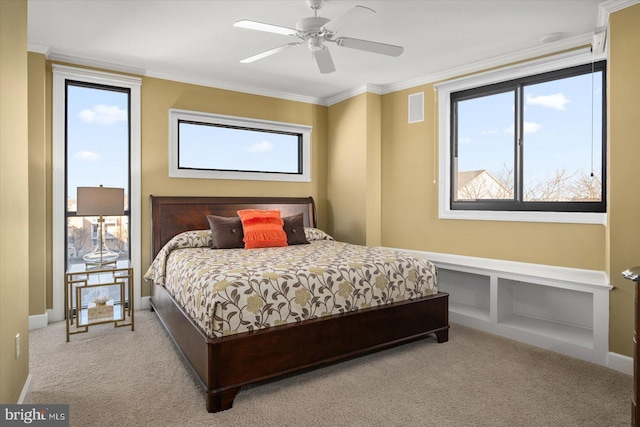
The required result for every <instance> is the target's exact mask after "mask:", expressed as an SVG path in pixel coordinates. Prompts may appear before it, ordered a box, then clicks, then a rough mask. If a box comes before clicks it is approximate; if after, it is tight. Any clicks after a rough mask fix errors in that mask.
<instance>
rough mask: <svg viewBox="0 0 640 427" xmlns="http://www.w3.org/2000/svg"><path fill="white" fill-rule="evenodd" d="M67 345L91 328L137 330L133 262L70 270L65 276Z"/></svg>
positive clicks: (73, 267) (79, 266)
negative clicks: (127, 328)
mask: <svg viewBox="0 0 640 427" xmlns="http://www.w3.org/2000/svg"><path fill="white" fill-rule="evenodd" d="M64 301H65V317H66V322H67V342H69V337H70V336H71V335H75V334H81V333H85V332H88V331H89V327H90V326H94V325H101V324H105V323H113V325H114V327H116V328H119V327H123V326H131V330H132V331H133V330H134V319H133V316H134V311H133V268H132V267H131V263H130V261H129V260H123V261H118V262H117V263H115V264H111V265H108V266H103V267H99V268H94V267H88V266H87V265H86V264H73V265H71V266H69V268H68V269H67V272H66V273H65V276H64Z"/></svg>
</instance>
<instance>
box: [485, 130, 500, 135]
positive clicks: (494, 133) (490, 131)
mask: <svg viewBox="0 0 640 427" xmlns="http://www.w3.org/2000/svg"><path fill="white" fill-rule="evenodd" d="M498 133H500V131H499V130H498V129H491V130H483V131H482V134H483V135H497V134H498Z"/></svg>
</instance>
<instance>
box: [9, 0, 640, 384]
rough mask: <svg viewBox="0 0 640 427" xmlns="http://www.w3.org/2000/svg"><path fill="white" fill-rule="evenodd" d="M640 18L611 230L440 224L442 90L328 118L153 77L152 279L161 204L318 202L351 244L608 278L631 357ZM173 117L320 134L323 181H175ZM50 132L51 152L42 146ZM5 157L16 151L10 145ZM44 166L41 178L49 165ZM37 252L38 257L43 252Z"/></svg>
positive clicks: (148, 181)
mask: <svg viewBox="0 0 640 427" xmlns="http://www.w3.org/2000/svg"><path fill="white" fill-rule="evenodd" d="M0 3H2V2H0ZM4 7H7V6H4ZM639 9H640V6H638V5H636V6H633V7H630V8H627V9H624V10H621V11H619V12H616V13H614V14H612V15H611V22H610V46H611V59H610V61H609V94H608V95H609V96H608V99H609V104H610V108H609V117H610V123H609V134H610V137H609V141H608V143H609V145H608V146H609V151H610V155H609V175H610V176H609V226H608V227H605V226H602V225H580V224H551V223H540V224H536V223H519V222H493V221H460V220H440V219H438V193H437V191H438V188H437V185H436V184H435V183H434V182H433V181H434V177H437V169H436V162H435V160H437V158H438V153H437V147H436V141H437V138H436V134H435V132H434V130H436V129H435V127H434V125H435V124H436V123H437V120H436V112H435V102H434V91H433V85H431V84H427V85H423V86H419V87H415V88H411V89H409V90H402V91H398V92H395V93H390V94H387V95H383V96H380V95H375V94H370V93H365V94H361V95H358V96H355V97H353V98H351V99H348V100H345V101H342V102H340V103H338V104H335V105H332V106H331V107H328V108H327V107H322V106H317V105H311V104H305V103H300V102H294V101H286V100H281V99H275V98H269V97H262V96H256V95H249V94H243V93H238V92H232V91H226V90H220V89H214V88H207V87H202V86H196V85H190V84H185V83H179V82H172V81H168V80H162V79H156V78H150V77H143V78H142V200H141V204H142V221H143V222H142V231H141V233H142V236H141V237H142V239H141V241H142V251H143V252H142V267H143V270H145V269H146V268H147V266H148V265H149V263H150V248H149V242H150V220H149V214H150V212H149V203H148V197H149V195H150V194H153V195H217V196H228V195H256V196H257V195H267V196H268V195H274V196H275V195H279V196H308V195H311V196H313V197H314V198H315V200H316V202H317V205H318V218H319V219H320V223H319V226H320V227H321V228H325V229H327V230H328V231H329V232H330V233H332V234H333V235H334V236H335V237H336V238H338V239H340V240H345V241H349V242H352V243H358V244H370V245H375V244H381V245H384V246H391V247H399V248H407V249H416V250H424V251H433V252H443V253H452V254H459V255H468V256H476V257H484V258H496V259H504V260H512V261H521V262H529V263H540V264H549V265H558V266H565V267H575V268H584V269H594V270H607V271H608V272H609V273H610V277H611V282H612V284H614V285H615V286H616V289H615V290H614V291H612V293H611V327H610V331H611V332H610V343H611V344H610V349H611V351H614V352H618V353H621V354H626V355H631V337H632V316H633V308H632V300H633V298H632V292H633V287H632V285H631V283H630V282H628V281H626V280H623V279H622V278H621V277H620V275H619V272H620V271H621V270H623V269H624V268H626V267H628V266H630V265H638V264H640V249H639V248H640V245H639V244H638V242H640V211H639V210H638V209H639V208H640V200H639V198H640V192H636V191H635V188H637V187H638V183H637V182H636V180H638V179H640V178H638V173H637V163H638V159H640V144H638V139H637V126H634V125H635V123H636V122H637V118H638V117H640V110H639V109H640V107H639V105H640V103H639V102H638V99H640V93H639V92H640V89H639V87H638V85H639V81H640V79H638V78H637V75H638V72H637V70H639V69H640V64H638V54H637V52H638V51H637V47H638V46H639V45H640V40H639V38H640V29H638V28H637V27H638V26H637V25H635V24H636V23H637V22H640V16H639V15H640V10H639ZM13 25H15V24H13ZM37 56H38V55H35V57H34V55H30V57H29V67H30V74H29V76H30V89H32V88H33V87H34V86H33V85H34V84H37V85H39V84H40V82H41V78H42V73H43V71H42V70H43V67H44V75H45V89H44V92H45V93H44V95H41V94H40V92H41V90H42V89H41V88H39V86H36V89H35V93H36V95H35V97H37V98H38V99H41V100H42V101H41V102H42V104H43V105H44V106H45V107H44V110H45V111H44V115H45V118H44V119H43V120H44V125H42V123H40V124H34V120H32V118H31V117H30V121H29V131H30V135H29V137H30V140H29V154H30V178H31V179H34V180H37V182H39V183H40V182H42V180H43V177H42V172H41V171H42V170H44V171H45V176H44V180H45V184H46V185H47V191H46V194H45V198H46V199H47V200H46V207H45V208H44V209H43V207H42V205H41V204H40V203H41V200H42V195H41V194H39V193H38V191H39V190H38V188H39V187H38V186H36V185H32V186H31V192H30V196H31V197H30V200H29V201H30V208H31V209H32V210H33V212H32V216H31V218H32V221H36V218H40V217H41V215H42V212H43V210H44V212H45V215H46V224H47V225H46V227H45V230H43V229H40V228H38V227H37V225H35V226H34V230H33V231H34V232H35V233H36V235H37V237H36V238H34V239H32V241H41V239H42V240H44V241H45V242H46V244H45V247H46V250H47V254H50V253H51V243H50V242H51V240H50V235H51V230H50V229H48V228H50V225H49V224H50V222H51V210H50V206H51V188H50V175H51V153H50V144H51V142H50V139H51V136H50V134H51V126H50V115H51V89H50V87H51V84H50V80H51V67H50V63H49V62H47V61H44V59H43V57H41V56H40V58H38V57H37ZM43 62H44V65H43ZM32 68H36V69H35V70H34V69H32ZM33 82H37V83H33ZM420 91H424V93H425V121H424V122H420V123H414V124H408V123H407V107H408V100H407V97H408V95H409V94H412V93H416V92H420ZM3 94H4V91H3ZM43 96H44V99H42V97H43ZM3 99H6V97H4V96H3ZM32 102H33V103H37V102H39V101H38V100H34V99H33V96H32V95H31V94H30V97H29V104H30V105H29V108H30V112H32V111H35V113H34V114H37V115H38V117H40V115H41V114H42V110H41V108H42V107H41V106H38V105H33V106H32V105H31V103H32ZM12 105H13V104H12ZM170 108H179V109H187V110H195V111H205V112H211V113H219V114H227V115H237V116H243V117H253V118H258V119H266V120H275V121H283V122H292V123H300V124H307V125H311V126H313V134H312V147H313V148H312V150H313V157H312V158H313V165H312V177H313V181H312V182H311V183H282V182H280V183H278V182H250V181H223V180H198V179H180V178H168V164H167V161H168V146H167V144H168V109H170ZM12 114H13V113H12ZM39 120H40V119H37V120H36V121H39ZM43 128H44V132H45V136H44V141H45V142H44V144H45V147H44V148H43V147H42V140H41V139H40V134H41V132H42V129H43ZM2 149H3V150H5V147H4V143H3V148H2ZM7 149H14V148H13V147H7ZM42 150H44V153H42ZM43 156H44V167H43V168H42V166H41V165H40V166H39V165H38V162H40V161H41V159H42V157H43ZM3 161H4V160H3ZM33 168H36V169H38V170H32V169H33ZM47 180H49V181H47ZM2 197H5V196H4V195H3V196H2ZM0 213H4V212H3V211H0ZM363 218H364V220H363ZM4 223H5V221H4V219H3V224H4ZM3 240H4V239H3ZM31 250H32V251H34V250H36V249H35V248H33V247H32V248H31ZM36 252H37V250H36ZM47 256H49V255H47ZM38 257H40V254H39V252H37V253H36V254H35V258H34V255H33V254H32V259H31V268H32V271H33V268H34V266H38V265H40V262H41V261H40V260H39V259H38ZM46 263H47V271H51V260H50V258H48V259H47V262H46ZM35 268H37V267H35ZM36 272H37V270H36ZM46 281H47V286H46V289H47V291H46V295H47V296H46V301H47V304H48V306H49V307H50V306H51V277H50V273H47V274H46ZM41 283H42V280H41V279H40V278H38V277H34V278H33V280H32V281H31V287H30V292H31V294H32V295H33V296H32V298H33V300H32V302H31V314H41V313H40V312H39V311H40V310H41V305H42V302H41V298H40V297H39V296H38V295H37V294H38V293H39V292H42V290H41ZM2 286H3V287H2V288H0V289H2V290H3V292H4V288H5V287H4V284H3V285H2ZM12 292H13V290H12ZM146 294H148V289H147V288H146V286H145V287H144V289H143V295H146ZM34 310H36V311H37V312H34ZM14 320H15V319H14ZM0 331H2V333H3V334H4V335H6V334H7V333H8V332H7V331H8V329H7V328H5V326H4V325H2V327H1V328H0ZM4 335H3V339H4ZM3 348H4V341H3ZM0 354H4V353H0ZM3 372H4V371H3Z"/></svg>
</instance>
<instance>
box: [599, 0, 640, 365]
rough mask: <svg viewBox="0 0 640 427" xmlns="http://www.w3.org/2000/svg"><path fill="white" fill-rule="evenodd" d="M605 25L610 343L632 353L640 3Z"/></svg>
mask: <svg viewBox="0 0 640 427" xmlns="http://www.w3.org/2000/svg"><path fill="white" fill-rule="evenodd" d="M609 25H610V27H609V29H610V60H609V67H608V72H609V74H608V80H609V85H608V88H609V93H608V99H609V111H608V113H609V146H608V147H609V239H608V245H609V254H608V258H609V260H610V261H609V264H608V265H607V269H608V272H609V275H610V280H611V284H612V285H613V286H615V287H616V289H615V290H614V291H613V292H611V304H610V307H611V308H610V310H611V321H610V333H609V337H610V339H609V346H610V349H611V351H614V352H617V353H622V354H626V355H632V354H633V344H632V336H633V314H634V310H633V300H634V286H633V282H630V281H628V280H625V279H623V278H622V276H621V275H620V272H621V271H623V270H624V269H626V268H628V267H632V266H636V265H640V167H639V165H640V132H639V129H640V128H639V127H638V120H639V119H640V4H638V5H635V6H632V7H629V8H627V9H623V10H622V11H619V12H616V13H613V14H611V16H610V17H609Z"/></svg>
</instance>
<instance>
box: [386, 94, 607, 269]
mask: <svg viewBox="0 0 640 427" xmlns="http://www.w3.org/2000/svg"><path fill="white" fill-rule="evenodd" d="M421 91H424V96H425V101H424V103H425V121H424V122H418V123H412V124H409V123H408V120H407V108H408V96H409V95H410V94H413V93H416V92H421ZM433 97H434V91H433V85H425V86H422V87H418V88H412V89H409V90H403V91H399V92H395V93H391V94H388V95H385V96H384V97H383V103H382V105H383V109H382V110H383V113H382V115H383V122H382V129H383V131H382V134H383V138H382V150H383V156H382V157H383V161H382V168H383V169H382V171H383V173H382V175H383V187H382V194H383V198H382V199H383V211H382V212H383V215H382V217H383V221H382V224H383V225H382V230H383V233H382V243H383V245H384V246H391V247H400V248H408V249H416V250H423V251H429V252H442V253H450V254H457V255H467V256H474V257H482V258H496V259H503V260H510V261H521V262H530V263H537V264H549V265H558V266H564V267H575V268H586V269H593V270H604V267H605V264H604V252H605V249H604V242H605V240H604V239H605V227H604V226H602V225H579V224H551V223H526V222H498V221H461V220H441V219H438V186H437V185H436V184H434V171H435V174H436V179H437V172H438V171H437V169H434V167H435V165H434V156H435V158H436V159H437V158H438V157H437V156H438V152H437V135H436V134H434V123H437V121H435V122H434V120H436V113H435V112H434V108H435V103H434V99H433ZM434 144H435V146H436V147H435V148H436V149H435V150H434Z"/></svg>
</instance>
